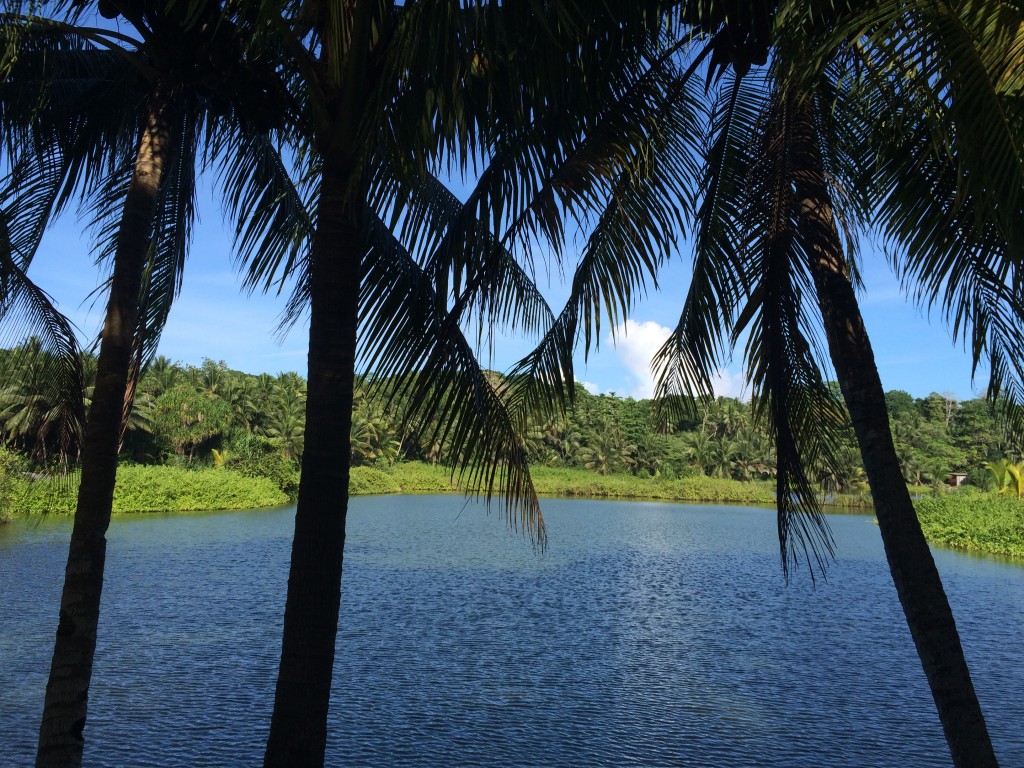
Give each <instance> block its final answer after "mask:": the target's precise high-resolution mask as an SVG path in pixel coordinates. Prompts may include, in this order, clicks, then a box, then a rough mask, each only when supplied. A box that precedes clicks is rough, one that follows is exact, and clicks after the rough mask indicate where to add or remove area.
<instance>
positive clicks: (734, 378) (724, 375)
mask: <svg viewBox="0 0 1024 768" xmlns="http://www.w3.org/2000/svg"><path fill="white" fill-rule="evenodd" d="M711 387H712V389H713V390H714V392H715V397H735V398H737V399H739V400H744V401H746V400H749V399H750V393H749V392H748V391H747V382H746V380H745V379H744V378H743V374H742V373H734V372H733V371H730V370H729V369H728V368H719V369H718V370H717V371H715V375H714V376H712V377H711Z"/></svg>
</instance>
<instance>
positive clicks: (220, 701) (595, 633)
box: [0, 496, 1024, 767]
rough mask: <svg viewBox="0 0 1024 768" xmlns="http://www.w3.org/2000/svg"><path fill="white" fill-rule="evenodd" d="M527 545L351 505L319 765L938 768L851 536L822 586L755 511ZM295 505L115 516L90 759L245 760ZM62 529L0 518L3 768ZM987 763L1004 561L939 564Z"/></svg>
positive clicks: (889, 616)
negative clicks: (782, 556) (784, 566)
mask: <svg viewBox="0 0 1024 768" xmlns="http://www.w3.org/2000/svg"><path fill="white" fill-rule="evenodd" d="M544 510H545V516H546V519H547V522H548V526H549V533H550V545H549V548H548V550H547V552H546V553H544V554H537V553H535V552H534V551H533V550H532V549H531V547H530V545H529V543H528V542H525V541H523V540H522V539H520V538H518V537H517V536H516V535H515V534H514V533H511V532H509V531H507V530H506V529H505V528H504V527H503V525H502V523H501V521H500V519H499V518H498V516H497V515H496V514H493V513H492V514H491V515H490V516H488V515H487V514H486V513H485V512H484V511H483V509H482V508H481V507H479V506H478V505H476V504H466V503H465V502H464V501H462V500H461V499H459V498H458V497H452V496H440V497H427V496H413V497H377V498H360V499H356V500H354V501H353V509H352V512H351V514H350V522H349V538H348V543H347V547H346V560H345V575H344V580H343V598H342V623H341V629H340V632H339V639H338V659H337V664H336V669H335V675H334V690H333V697H332V709H331V722H330V727H331V738H330V742H329V745H328V760H327V762H328V764H329V765H342V764H344V765H379V766H447V765H486V766H518V765H545V766H552V765H564V766H604V765H607V766H613V765H645V766H646V765H683V766H707V765H710V766H787V767H790V766H879V767H881V766H894V765H913V766H946V765H948V764H949V757H948V752H947V751H946V747H945V743H944V741H943V738H942V733H941V730H940V728H939V725H938V722H937V719H936V716H935V714H934V707H933V705H932V703H931V698H930V695H929V693H928V689H927V685H926V683H925V680H924V676H923V673H922V672H921V670H920V664H919V662H918V660H917V657H916V655H915V654H914V650H913V646H912V644H911V641H910V637H909V633H908V632H907V630H906V627H905V624H904V620H903V617H902V613H901V612H900V609H899V605H898V603H897V601H896V597H895V592H894V589H893V587H892V585H891V582H890V580H889V576H888V573H887V571H886V568H885V563H884V559H883V555H882V549H881V543H880V540H879V535H878V529H877V527H876V526H874V525H873V524H871V522H870V518H869V517H866V516H859V515H842V516H833V517H831V518H830V524H831V526H832V530H833V532H834V534H835V538H836V540H837V543H838V559H837V560H836V562H835V563H833V565H832V566H831V568H830V569H829V574H828V580H827V582H822V581H821V580H819V581H818V582H817V585H812V584H811V581H810V579H809V578H808V577H807V574H806V572H800V573H797V574H795V576H794V578H793V579H792V580H791V582H790V584H789V585H788V586H787V585H786V584H785V582H784V580H783V578H782V575H781V571H780V567H779V562H778V554H777V545H776V542H775V538H774V537H775V521H774V515H773V514H772V513H771V512H770V511H766V510H762V509H749V508H737V507H712V506H685V505H675V504H663V503H638V502H626V503H617V502H600V501H567V500H546V501H545V502H544ZM293 513H294V512H293V510H288V509H286V510H271V511H256V512H244V513H219V514H202V515H166V516H164V515H159V516H154V515H150V516H145V517H141V516H140V517H124V518H119V519H116V520H115V521H114V523H113V525H112V527H111V532H110V537H109V538H110V544H109V549H108V564H107V583H106V587H105V592H104V598H103V611H102V617H101V626H100V639H99V647H98V650H97V659H96V667H95V671H94V678H93V686H92V694H91V704H90V714H89V722H88V726H87V729H86V735H87V739H88V742H87V746H86V764H87V765H90V766H111V767H114V766H222V765H227V766H231V765H255V764H258V763H259V761H260V759H261V757H262V748H263V744H264V742H265V739H266V734H267V729H268V727H269V716H270V709H271V705H272V696H273V688H274V678H275V673H276V666H277V659H278V654H279V650H280V627H281V612H282V609H283V604H284V594H285V586H286V581H287V569H288V556H289V548H290V541H291V529H292V519H293ZM69 530H70V527H69V525H68V524H67V523H66V522H63V521H43V522H42V523H39V524H37V525H34V526H26V525H24V524H15V525H12V526H7V527H0V734H3V736H4V742H3V753H2V758H0V763H2V764H3V765H16V766H18V765H30V764H31V762H32V757H33V754H34V744H35V728H36V726H37V720H38V716H39V712H40V710H41V706H42V704H41V702H42V692H43V689H44V687H45V680H46V672H47V669H48V665H49V657H50V652H51V650H52V638H53V632H54V630H55V626H56V606H57V604H58V601H59V593H60V586H61V579H62V573H63V566H64V560H65V558H66V548H67V537H68V535H69ZM936 557H937V560H938V563H939V568H940V571H941V572H942V575H943V579H944V582H945V584H946V588H947V591H948V592H949V594H950V598H951V600H952V602H953V605H954V610H955V612H956V616H957V621H958V624H959V626H960V629H961V633H962V636H963V641H964V645H965V649H966V652H967V655H968V660H969V662H970V664H971V667H972V671H973V674H974V678H975V683H976V686H977V688H978V693H979V696H980V697H981V700H982V704H983V706H984V708H985V710H986V713H987V715H988V718H989V724H990V728H991V731H992V734H993V739H994V741H995V743H996V750H997V752H998V753H999V755H1000V758H1001V760H1002V762H1003V765H1004V766H1014V765H1017V766H1020V765H1024V757H1022V755H1024V734H1022V732H1021V729H1020V723H1021V722H1024V664H1022V663H1021V662H1022V654H1021V652H1020V649H1021V647H1022V640H1021V638H1022V637H1024V589H1022V587H1024V568H1021V567H1019V566H1015V565H1012V564H1005V563H999V562H995V561H990V560H986V559H984V558H975V557H968V556H964V555H960V554H957V553H953V552H948V551H938V552H936Z"/></svg>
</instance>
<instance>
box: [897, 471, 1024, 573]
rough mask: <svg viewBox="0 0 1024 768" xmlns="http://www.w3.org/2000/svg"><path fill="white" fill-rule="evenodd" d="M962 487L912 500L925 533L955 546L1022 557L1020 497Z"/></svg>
mask: <svg viewBox="0 0 1024 768" xmlns="http://www.w3.org/2000/svg"><path fill="white" fill-rule="evenodd" d="M964 490H965V489H964V488H962V487H961V488H960V489H958V490H956V491H950V492H945V493H940V494H936V495H933V496H926V497H925V498H922V499H918V500H917V501H916V502H915V503H914V507H915V508H916V510H917V517H918V519H919V520H920V521H921V528H922V529H923V530H924V533H925V536H927V537H928V539H929V540H931V541H934V542H936V543H938V544H944V545H946V546H949V547H956V548H957V549H966V550H970V551H976V552H987V553H991V554H996V555H1009V556H1011V557H1022V558H1024V501H1021V500H1018V499H1016V498H1013V497H1011V496H1000V495H998V494H995V493H984V492H982V491H978V490H973V491H968V492H966V493H965V492H964Z"/></svg>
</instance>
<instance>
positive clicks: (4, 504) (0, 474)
mask: <svg viewBox="0 0 1024 768" xmlns="http://www.w3.org/2000/svg"><path fill="white" fill-rule="evenodd" d="M20 472H21V459H20V458H18V456H17V454H14V453H11V452H10V451H8V450H6V449H4V448H0V523H7V522H10V520H11V518H13V517H14V509H13V505H14V500H15V498H16V497H17V492H18V479H17V478H18V475H19V474H20Z"/></svg>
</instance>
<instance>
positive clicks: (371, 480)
mask: <svg viewBox="0 0 1024 768" xmlns="http://www.w3.org/2000/svg"><path fill="white" fill-rule="evenodd" d="M348 492H349V494H351V495H352V496H371V495H379V494H383V493H401V488H399V486H398V485H396V484H395V480H394V478H392V477H391V476H390V475H389V474H388V473H387V472H385V471H383V470H380V469H375V468H374V467H352V470H351V474H350V476H349V481H348Z"/></svg>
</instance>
